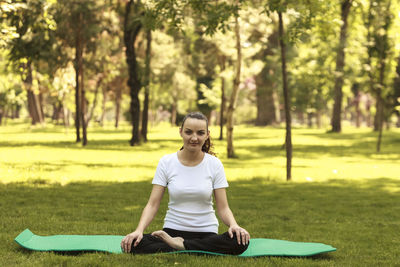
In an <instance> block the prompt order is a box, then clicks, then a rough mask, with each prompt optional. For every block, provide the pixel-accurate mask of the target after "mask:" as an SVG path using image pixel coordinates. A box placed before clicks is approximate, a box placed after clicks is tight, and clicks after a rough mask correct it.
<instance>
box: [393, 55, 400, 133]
mask: <svg viewBox="0 0 400 267" xmlns="http://www.w3.org/2000/svg"><path fill="white" fill-rule="evenodd" d="M393 89H394V108H395V114H396V115H397V122H396V127H400V56H399V57H398V58H397V67H396V77H395V78H394V82H393Z"/></svg>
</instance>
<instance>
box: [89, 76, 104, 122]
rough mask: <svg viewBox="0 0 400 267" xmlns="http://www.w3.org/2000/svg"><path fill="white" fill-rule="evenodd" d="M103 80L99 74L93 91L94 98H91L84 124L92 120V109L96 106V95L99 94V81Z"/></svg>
mask: <svg viewBox="0 0 400 267" xmlns="http://www.w3.org/2000/svg"><path fill="white" fill-rule="evenodd" d="M102 81H103V76H101V77H100V78H99V79H98V80H97V82H96V90H95V92H94V99H93V104H92V106H91V108H90V112H89V114H88V117H87V120H86V125H89V122H90V121H91V120H92V118H93V114H94V110H95V108H96V105H97V96H98V94H99V87H100V86H101V82H102Z"/></svg>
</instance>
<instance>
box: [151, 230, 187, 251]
mask: <svg viewBox="0 0 400 267" xmlns="http://www.w3.org/2000/svg"><path fill="white" fill-rule="evenodd" d="M151 235H152V236H155V237H158V238H160V239H161V240H162V241H164V242H165V243H167V244H168V245H169V246H170V247H172V248H174V249H177V250H185V246H184V245H183V240H184V239H183V238H182V237H179V236H178V237H171V236H170V235H169V234H167V233H166V232H164V231H163V230H159V231H155V232H153V233H151Z"/></svg>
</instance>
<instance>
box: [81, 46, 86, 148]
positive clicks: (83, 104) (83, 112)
mask: <svg viewBox="0 0 400 267" xmlns="http://www.w3.org/2000/svg"><path fill="white" fill-rule="evenodd" d="M82 53H83V46H82ZM81 64H82V66H81V85H80V87H81V123H82V145H83V146H86V145H87V142H88V141H87V124H88V121H87V116H86V112H87V106H88V103H87V100H86V96H85V93H86V92H85V86H84V78H83V74H84V70H83V60H81Z"/></svg>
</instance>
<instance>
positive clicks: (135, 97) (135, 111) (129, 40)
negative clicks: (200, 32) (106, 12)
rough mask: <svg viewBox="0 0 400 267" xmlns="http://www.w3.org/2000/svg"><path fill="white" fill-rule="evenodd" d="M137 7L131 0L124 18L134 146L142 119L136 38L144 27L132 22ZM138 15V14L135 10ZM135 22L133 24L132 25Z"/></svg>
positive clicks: (131, 142) (132, 143) (138, 139)
mask: <svg viewBox="0 0 400 267" xmlns="http://www.w3.org/2000/svg"><path fill="white" fill-rule="evenodd" d="M132 5H134V8H135V9H137V5H138V4H137V5H135V4H134V3H133V0H130V1H129V2H127V4H126V8H125V19H124V43H125V48H126V50H125V53H126V63H127V64H128V73H129V78H128V86H129V88H130V96H131V104H130V113H131V118H132V138H131V140H130V145H131V146H134V145H137V144H139V143H140V135H139V121H140V102H139V91H140V88H141V84H140V80H139V74H138V66H137V61H136V51H135V40H136V37H137V35H138V34H139V31H140V29H141V27H142V25H141V24H140V22H139V21H137V22H135V23H132V20H134V19H137V17H136V18H132V17H131V7H132ZM135 13H136V14H135V15H136V16H137V15H138V14H137V12H135ZM131 24H133V25H131Z"/></svg>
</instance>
